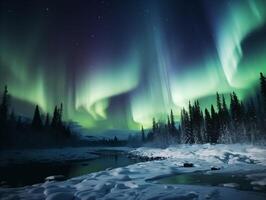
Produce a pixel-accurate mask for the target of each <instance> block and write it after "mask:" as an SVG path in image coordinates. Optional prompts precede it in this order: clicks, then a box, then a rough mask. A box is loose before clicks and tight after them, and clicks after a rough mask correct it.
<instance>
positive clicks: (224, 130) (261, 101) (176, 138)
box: [141, 73, 266, 145]
mask: <svg viewBox="0 0 266 200" xmlns="http://www.w3.org/2000/svg"><path fill="white" fill-rule="evenodd" d="M259 80H260V81H259V83H260V84H259V85H260V87H259V90H258V93H257V95H256V96H255V97H254V96H250V97H248V98H246V99H245V100H243V101H241V100H240V99H239V97H238V96H237V94H236V93H235V92H232V93H230V94H229V95H230V104H229V105H227V103H226V99H225V96H224V95H223V94H219V93H218V92H217V93H216V105H213V104H212V105H211V106H210V109H207V108H205V109H204V110H203V109H202V108H201V106H200V103H199V101H198V100H196V101H194V102H193V103H191V102H189V104H188V108H187V109H185V108H183V109H182V110H181V114H180V116H181V119H180V122H179V123H175V121H174V115H173V111H172V110H171V112H170V115H168V118H167V120H166V123H165V122H164V123H163V122H160V121H156V120H155V118H153V120H152V129H151V130H150V131H149V132H148V133H147V134H146V135H145V132H144V129H143V127H142V128H141V136H142V141H143V142H158V143H160V144H163V145H169V144H173V143H185V144H195V143H199V144H202V143H212V144H216V143H236V142H251V143H255V142H263V141H265V139H266V78H265V76H264V74H263V73H260V79H259Z"/></svg>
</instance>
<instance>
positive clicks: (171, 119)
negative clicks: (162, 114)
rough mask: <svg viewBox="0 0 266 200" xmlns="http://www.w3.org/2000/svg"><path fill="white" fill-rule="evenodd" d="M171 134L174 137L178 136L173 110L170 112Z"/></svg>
mask: <svg viewBox="0 0 266 200" xmlns="http://www.w3.org/2000/svg"><path fill="white" fill-rule="evenodd" d="M170 130H171V131H170V134H171V135H172V136H174V135H176V127H175V118H174V114H173V110H172V109H171V112H170Z"/></svg>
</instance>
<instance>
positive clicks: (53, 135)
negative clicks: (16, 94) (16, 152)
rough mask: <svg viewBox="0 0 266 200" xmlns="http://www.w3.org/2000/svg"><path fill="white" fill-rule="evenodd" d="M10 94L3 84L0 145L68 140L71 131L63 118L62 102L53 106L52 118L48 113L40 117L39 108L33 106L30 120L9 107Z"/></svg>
mask: <svg viewBox="0 0 266 200" xmlns="http://www.w3.org/2000/svg"><path fill="white" fill-rule="evenodd" d="M10 102H11V96H10V95H9V92H8V88H7V86H5V88H4V92H3V95H2V102H1V104H0V145H1V147H12V146H22V147H23V146H32V145H36V146H38V145H39V146H42V145H43V146H47V145H55V144H59V143H62V144H63V143H65V142H66V141H67V140H70V137H71V131H70V128H69V126H68V125H66V124H65V123H64V122H63V120H62V116H63V104H62V103H61V104H60V107H58V106H55V108H54V112H53V115H52V118H51V120H50V115H49V113H47V114H46V116H45V118H44V117H42V116H43V115H42V114H41V111H40V108H39V106H38V105H36V106H35V110H34V113H33V117H32V120H30V119H28V118H25V117H24V118H23V117H21V116H17V115H16V114H15V112H14V110H12V111H10V108H11V103H10Z"/></svg>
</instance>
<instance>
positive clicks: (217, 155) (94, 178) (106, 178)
mask: <svg viewBox="0 0 266 200" xmlns="http://www.w3.org/2000/svg"><path fill="white" fill-rule="evenodd" d="M130 153H131V154H133V155H137V156H145V157H162V158H165V159H163V160H156V161H148V162H142V163H137V164H133V165H129V166H126V167H121V168H116V169H111V170H105V171H100V172H96V173H91V174H87V175H84V176H81V177H76V178H72V179H69V180H66V181H58V182H56V181H50V182H48V181H47V182H45V183H41V184H36V185H33V186H26V187H23V188H0V198H1V199H47V200H48V199H49V200H60V199H64V200H68V199H72V200H73V199H77V200H88V199H116V200H119V199H127V200H130V199H179V200H183V199H186V200H187V199H226V200H230V199H235V198H236V197H237V198H238V199H252V200H256V199H266V193H263V192H255V191H241V190H237V189H235V188H234V187H232V186H233V184H230V185H229V184H227V185H225V187H222V186H221V187H213V186H200V185H180V184H178V185H173V184H172V185H171V184H156V183H155V182H153V181H150V180H153V179H156V178H158V177H163V176H167V175H170V174H176V173H190V172H195V171H201V170H202V171H208V170H209V173H228V172H230V173H243V172H244V173H245V174H246V177H247V178H248V179H250V180H251V181H252V183H253V184H254V186H256V184H257V185H259V184H264V181H263V180H265V178H266V174H265V173H264V172H263V170H266V156H265V155H266V147H258V146H252V145H242V144H241V145H240V144H234V145H209V144H206V145H192V146H190V145H178V146H173V147H169V148H166V149H159V148H148V147H142V148H138V149H135V150H133V151H131V152H130ZM184 162H190V163H193V164H194V167H190V168H185V167H183V165H182V164H183V163H184ZM212 166H217V167H220V168H221V169H220V170H215V171H212V170H211V167H212ZM229 186H230V187H229Z"/></svg>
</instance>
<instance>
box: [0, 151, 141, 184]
mask: <svg viewBox="0 0 266 200" xmlns="http://www.w3.org/2000/svg"><path fill="white" fill-rule="evenodd" d="M98 153H99V155H100V157H99V158H96V159H93V160H87V161H78V162H66V163H56V162H55V163H25V164H17V165H12V166H6V167H0V182H6V183H5V184H6V185H8V186H12V187H19V186H25V185H32V184H35V183H40V182H43V181H44V179H45V178H46V177H47V176H51V175H64V176H65V178H71V177H76V176H80V175H84V174H88V173H92V172H97V171H101V170H105V169H108V168H116V167H122V166H127V165H130V164H134V163H136V162H138V161H137V160H133V159H130V158H128V157H127V156H126V154H124V153H123V152H119V151H99V152H98Z"/></svg>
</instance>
